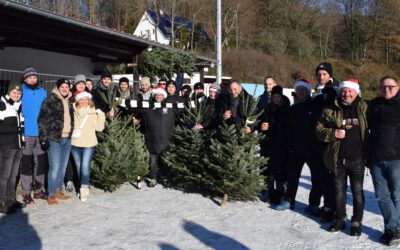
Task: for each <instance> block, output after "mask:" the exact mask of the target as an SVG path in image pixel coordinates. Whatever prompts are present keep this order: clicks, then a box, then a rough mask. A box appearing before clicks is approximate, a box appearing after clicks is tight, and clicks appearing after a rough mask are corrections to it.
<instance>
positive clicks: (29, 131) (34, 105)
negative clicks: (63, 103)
mask: <svg viewBox="0 0 400 250" xmlns="http://www.w3.org/2000/svg"><path fill="white" fill-rule="evenodd" d="M22 93H24V94H23V95H22V98H21V103H22V114H23V116H24V118H25V132H24V135H25V136H39V125H38V117H39V111H40V107H41V106H42V103H43V101H44V100H45V99H46V98H47V92H46V91H45V90H44V89H43V88H41V87H39V86H37V87H36V88H34V89H31V88H30V87H29V86H28V85H27V84H26V83H23V84H22Z"/></svg>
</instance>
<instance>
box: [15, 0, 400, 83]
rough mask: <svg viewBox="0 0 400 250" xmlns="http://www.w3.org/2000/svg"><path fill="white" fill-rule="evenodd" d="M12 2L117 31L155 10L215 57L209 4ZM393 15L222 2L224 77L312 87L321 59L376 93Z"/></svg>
mask: <svg viewBox="0 0 400 250" xmlns="http://www.w3.org/2000/svg"><path fill="white" fill-rule="evenodd" d="M19 2H22V3H25V4H28V5H31V6H33V7H38V8H42V9H45V10H48V11H51V12H56V13H58V14H61V15H66V16H70V17H72V18H76V19H80V20H83V21H88V22H91V23H94V24H99V25H101V26H104V27H109V28H114V29H116V30H120V31H123V32H125V33H133V31H134V30H135V28H136V25H137V23H138V22H139V20H140V18H141V17H142V15H143V13H144V11H145V10H146V9H147V8H153V9H155V10H163V11H164V12H166V13H168V14H169V15H170V16H171V17H172V18H173V17H174V16H180V17H185V18H187V19H189V20H190V21H191V22H192V23H193V24H194V25H202V26H203V27H204V29H205V30H206V31H207V33H208V35H209V37H210V38H211V40H212V44H211V45H209V46H197V47H196V46H193V47H190V48H188V49H189V50H192V51H194V52H195V53H197V54H203V55H207V56H210V57H214V54H215V52H214V44H213V42H214V38H215V35H216V25H215V16H216V0H118V1H117V0H70V1H66V0H20V1H19ZM398 13H400V1H398V0H222V35H223V37H222V41H223V44H222V46H223V50H224V52H223V72H224V75H231V76H236V77H239V78H240V79H242V80H243V81H247V82H250V81H251V82H260V81H262V79H263V77H264V76H266V75H273V76H275V78H276V79H277V81H278V82H279V83H281V84H282V85H286V86H289V85H291V84H292V83H293V74H294V72H297V71H300V72H301V73H300V74H302V75H304V76H305V77H308V78H310V79H312V80H314V81H315V74H314V69H315V67H316V66H317V64H318V63H319V62H322V61H329V62H331V63H332V64H333V66H334V76H335V77H336V78H338V79H339V80H342V79H344V78H348V77H357V78H359V79H360V82H361V86H362V88H363V89H364V90H368V91H376V89H377V81H378V80H379V78H381V77H382V76H383V75H386V74H392V75H399V73H400V53H399V52H400V20H399V19H400V15H399V14H398ZM178 29H179V27H175V30H178ZM173 34H176V32H175V33H174V32H173ZM171 40H173V38H172V39H171ZM171 46H178V45H176V44H175V43H172V44H171Z"/></svg>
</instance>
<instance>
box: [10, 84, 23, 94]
mask: <svg viewBox="0 0 400 250" xmlns="http://www.w3.org/2000/svg"><path fill="white" fill-rule="evenodd" d="M14 89H16V90H19V91H21V92H22V86H21V84H20V83H19V82H11V83H10V85H8V91H7V94H10V92H11V91H13V90H14Z"/></svg>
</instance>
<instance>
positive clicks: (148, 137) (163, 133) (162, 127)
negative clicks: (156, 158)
mask: <svg viewBox="0 0 400 250" xmlns="http://www.w3.org/2000/svg"><path fill="white" fill-rule="evenodd" d="M139 113H140V119H141V123H142V126H143V128H144V134H145V143H146V146H147V148H148V150H149V151H150V153H163V152H164V151H165V150H167V149H168V146H169V142H170V139H171V136H172V132H173V131H174V127H175V119H176V115H177V110H176V109H172V108H154V109H141V110H139Z"/></svg>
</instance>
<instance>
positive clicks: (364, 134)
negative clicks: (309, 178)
mask: <svg viewBox="0 0 400 250" xmlns="http://www.w3.org/2000/svg"><path fill="white" fill-rule="evenodd" d="M338 102H339V101H338V100H336V101H334V103H333V105H330V106H327V107H325V108H324V109H323V111H322V114H321V116H320V118H319V119H318V122H317V127H316V129H315V134H316V135H317V137H318V139H319V140H321V141H322V142H324V143H327V144H326V147H325V150H324V154H323V160H324V163H325V166H326V167H327V168H328V169H329V170H330V171H333V172H335V169H336V163H337V160H338V154H339V149H340V142H341V141H340V139H337V138H336V137H335V134H334V132H335V130H336V129H341V128H342V124H343V109H342V108H341V107H340V105H339V103H338ZM367 110H368V107H367V104H366V103H365V102H364V101H362V100H360V101H359V103H358V105H357V107H356V112H357V117H358V121H359V126H360V134H361V143H362V151H363V155H362V157H363V159H364V160H365V161H368V159H369V150H368V147H369V132H368V124H367Z"/></svg>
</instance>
